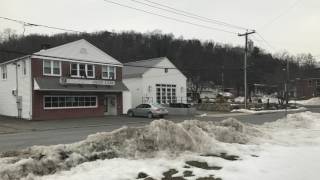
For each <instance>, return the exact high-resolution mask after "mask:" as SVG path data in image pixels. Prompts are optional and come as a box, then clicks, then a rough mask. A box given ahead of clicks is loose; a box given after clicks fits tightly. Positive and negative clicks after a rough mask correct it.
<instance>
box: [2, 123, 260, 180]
mask: <svg viewBox="0 0 320 180" xmlns="http://www.w3.org/2000/svg"><path fill="white" fill-rule="evenodd" d="M262 135H263V133H261V132H259V131H258V130H257V129H255V128H254V127H251V126H249V125H245V124H242V123H241V122H239V121H237V120H235V119H232V118H230V119H226V120H224V121H221V122H216V123H213V122H204V121H197V120H192V121H184V122H182V123H177V124H176V123H173V122H171V121H166V120H156V121H153V122H151V123H150V125H147V126H144V127H123V128H120V129H118V130H116V131H113V132H106V133H97V134H94V135H90V136H88V138H87V139H86V140H84V141H80V142H77V143H74V144H69V145H55V146H34V147H31V148H29V149H26V150H22V151H15V152H7V153H3V154H2V155H1V156H0V157H1V161H0V179H3V180H7V179H8V180H9V179H21V178H22V177H26V176H28V175H29V176H32V174H34V175H37V176H42V175H47V174H53V173H55V172H57V171H61V170H69V169H71V168H72V167H75V166H77V165H79V164H82V163H84V162H91V161H96V160H99V159H101V160H104V159H112V158H119V157H122V158H146V157H147V158H151V157H155V156H156V155H157V154H158V153H159V152H161V151H165V152H166V154H172V155H177V154H180V153H181V152H186V151H190V152H198V153H219V152H225V151H226V150H225V148H224V146H223V143H239V144H245V143H250V142H254V139H255V138H256V137H259V136H262Z"/></svg>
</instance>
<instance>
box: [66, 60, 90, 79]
mask: <svg viewBox="0 0 320 180" xmlns="http://www.w3.org/2000/svg"><path fill="white" fill-rule="evenodd" d="M70 72H71V76H72V77H87V78H94V77H95V66H94V65H93V64H81V63H72V64H71V65H70Z"/></svg>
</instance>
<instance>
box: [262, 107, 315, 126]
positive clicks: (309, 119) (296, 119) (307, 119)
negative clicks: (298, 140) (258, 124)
mask: <svg viewBox="0 0 320 180" xmlns="http://www.w3.org/2000/svg"><path fill="white" fill-rule="evenodd" d="M263 126H264V127H269V128H286V129H288V128H289V129H300V128H304V129H320V114H319V113H312V112H310V111H307V112H303V113H296V114H288V115H287V117H285V118H282V119H279V120H277V121H275V122H269V123H265V124H264V125H263Z"/></svg>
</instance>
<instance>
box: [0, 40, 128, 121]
mask: <svg viewBox="0 0 320 180" xmlns="http://www.w3.org/2000/svg"><path fill="white" fill-rule="evenodd" d="M122 67H123V65H122V63H120V62H119V61H117V60H116V59H114V58H113V57H111V56H109V55H108V54H106V53H105V52H103V51H102V50H100V49H98V48H97V47H95V46H94V45H92V44H90V43H89V42H88V41H86V40H84V39H81V40H78V41H74V42H71V43H67V44H64V45H61V46H57V47H53V48H50V49H46V50H41V51H39V52H36V53H34V54H33V55H28V56H24V57H21V58H17V59H13V60H10V61H7V62H4V63H1V64H0V73H1V78H0V79H1V80H0V114H1V115H6V116H14V117H20V118H24V119H53V118H74V117H92V116H103V115H117V114H122V113H123V111H125V109H123V107H124V106H125V105H124V104H126V102H125V101H126V99H125V98H123V94H124V93H125V92H128V89H127V88H126V86H125V85H124V84H123V83H122Z"/></svg>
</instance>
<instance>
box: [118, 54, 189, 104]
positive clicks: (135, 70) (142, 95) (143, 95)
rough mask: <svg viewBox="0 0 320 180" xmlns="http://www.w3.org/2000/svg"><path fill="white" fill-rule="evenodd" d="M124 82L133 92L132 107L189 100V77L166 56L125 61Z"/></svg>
mask: <svg viewBox="0 0 320 180" xmlns="http://www.w3.org/2000/svg"><path fill="white" fill-rule="evenodd" d="M123 82H124V84H125V85H126V86H127V87H128V88H129V90H130V92H131V98H132V100H131V104H132V107H135V106H137V105H138V104H141V103H158V104H170V103H176V102H182V103H185V102H186V101H187V87H186V84H187V78H186V77H185V76H184V75H183V73H182V72H181V71H180V70H179V69H177V68H176V66H175V65H174V64H172V62H170V60H169V59H168V58H166V57H159V58H154V59H147V60H142V61H135V62H129V63H125V64H124V68H123Z"/></svg>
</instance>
